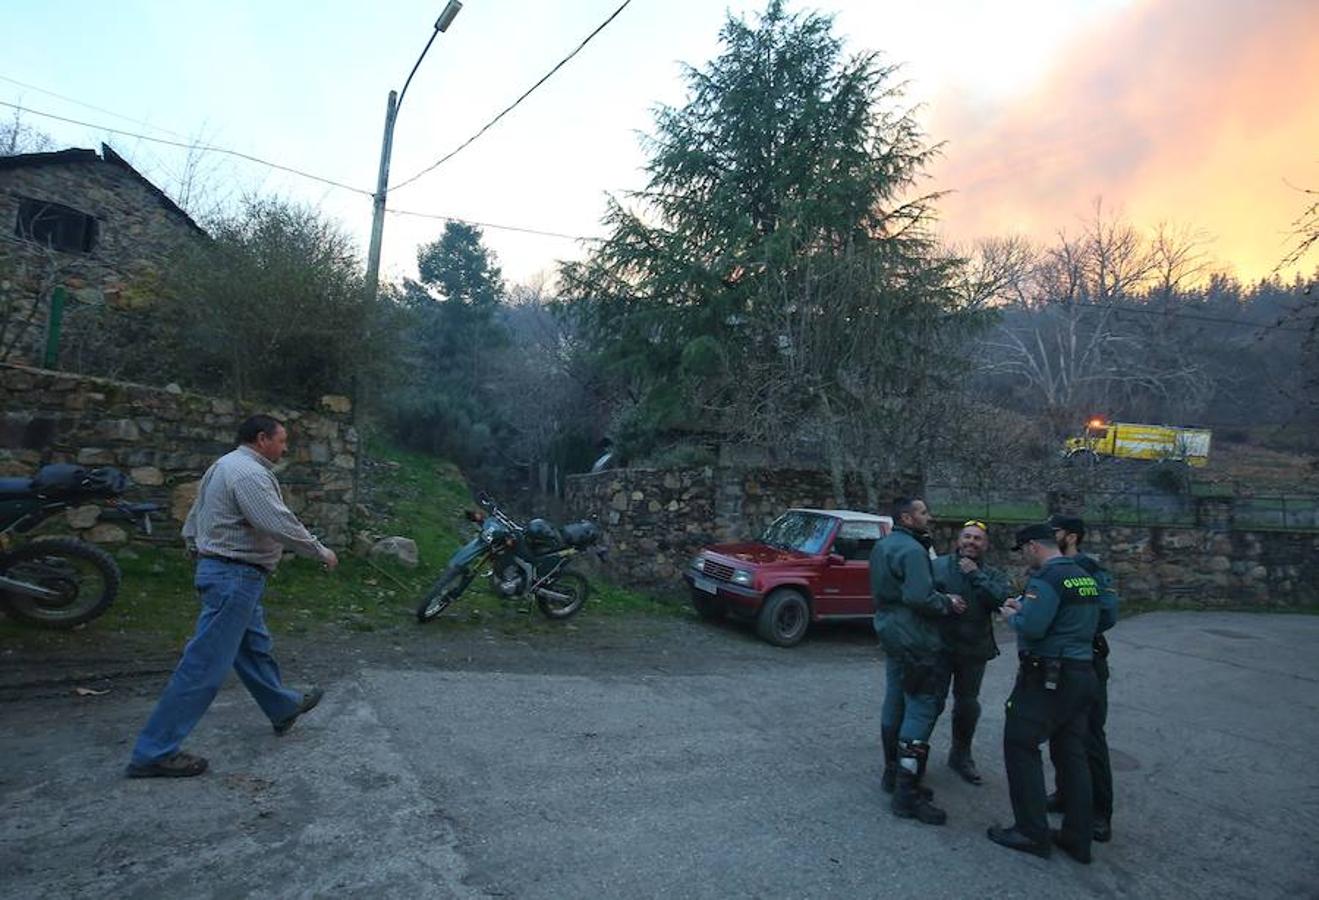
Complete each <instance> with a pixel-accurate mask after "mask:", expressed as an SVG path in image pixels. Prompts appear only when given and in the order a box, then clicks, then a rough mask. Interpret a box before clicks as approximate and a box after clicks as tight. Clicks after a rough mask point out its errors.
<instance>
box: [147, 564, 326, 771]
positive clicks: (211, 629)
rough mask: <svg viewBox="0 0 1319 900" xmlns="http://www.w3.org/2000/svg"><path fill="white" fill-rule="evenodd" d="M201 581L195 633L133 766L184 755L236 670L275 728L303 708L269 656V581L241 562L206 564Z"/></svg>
mask: <svg viewBox="0 0 1319 900" xmlns="http://www.w3.org/2000/svg"><path fill="white" fill-rule="evenodd" d="M195 583H196V586H197V595H198V597H199V599H200V600H201V604H202V609H201V615H199V616H198V617H197V630H196V631H195V632H194V633H193V636H192V640H190V641H188V646H187V647H185V648H184V650H183V658H182V659H180V660H179V664H178V666H177V667H175V669H174V674H173V675H171V676H170V679H169V683H168V684H167V685H165V693H164V694H162V695H161V697H160V700H159V701H158V702H157V703H156V708H155V711H154V712H152V713H151V718H150V719H148V720H147V724H146V727H144V728H143V729H142V733H141V734H140V735H138V738H137V743H136V744H135V745H134V746H133V759H132V764H133V765H135V766H144V765H150V764H151V763H156V762H160V761H161V760H164V759H167V758H169V757H170V756H173V755H174V754H175V753H177V752H178V751H179V747H180V745H181V744H182V743H183V739H184V738H186V737H187V736H188V734H189V732H191V731H192V729H193V728H195V727H196V726H197V723H198V722H200V721H201V717H202V716H203V715H204V714H205V713H206V710H207V709H208V708H209V707H210V705H211V701H212V700H214V699H215V695H216V694H217V693H218V692H219V690H220V685H222V684H224V680H225V678H226V677H227V676H228V674H229V670H230V669H233V670H235V671H236V672H237V673H238V677H239V678H241V679H242V681H243V684H244V685H245V686H246V687H247V690H248V692H249V693H250V694H251V695H252V697H253V698H254V699H255V700H256V702H257V705H259V706H260V707H261V711H262V712H264V713H265V714H266V716H267V717H268V718H269V719H270V721H271V722H272V723H273V722H279V721H282V720H284V719H287V718H288V717H289V716H292V715H293V714H294V713H296V712H297V711H298V706H299V704H301V703H302V694H300V693H298V692H296V691H291V690H289V689H288V688H286V687H284V685H283V684H282V683H281V682H280V679H279V665H278V664H277V663H276V662H275V658H274V657H273V656H271V655H270V650H271V647H272V646H273V645H274V642H273V641H272V640H271V638H270V632H269V631H267V630H266V621H265V613H264V611H263V610H262V608H261V594H262V592H264V591H265V588H266V576H265V575H264V574H263V573H262V572H261V571H260V570H259V569H256V568H254V567H252V566H247V565H243V564H241V563H231V562H226V561H224V560H218V559H201V560H198V561H197V573H196V578H195Z"/></svg>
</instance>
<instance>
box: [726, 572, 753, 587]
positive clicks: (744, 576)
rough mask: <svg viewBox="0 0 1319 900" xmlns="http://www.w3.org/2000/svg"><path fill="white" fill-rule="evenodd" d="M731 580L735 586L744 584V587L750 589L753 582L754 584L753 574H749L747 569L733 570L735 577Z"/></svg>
mask: <svg viewBox="0 0 1319 900" xmlns="http://www.w3.org/2000/svg"><path fill="white" fill-rule="evenodd" d="M731 580H732V582H733V584H744V585H746V586H747V587H750V586H751V582H752V581H753V580H754V579H753V578H752V574H751V572H749V571H748V570H746V569H734V570H733V577H732V579H731Z"/></svg>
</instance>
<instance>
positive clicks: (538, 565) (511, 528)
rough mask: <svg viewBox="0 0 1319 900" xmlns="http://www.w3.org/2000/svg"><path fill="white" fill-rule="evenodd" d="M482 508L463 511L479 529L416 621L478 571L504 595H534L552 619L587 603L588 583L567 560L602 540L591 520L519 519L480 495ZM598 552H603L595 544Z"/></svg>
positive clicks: (444, 605)
mask: <svg viewBox="0 0 1319 900" xmlns="http://www.w3.org/2000/svg"><path fill="white" fill-rule="evenodd" d="M478 502H479V503H480V504H481V507H482V509H481V510H473V511H470V512H468V513H467V518H468V519H469V520H470V521H471V522H473V523H474V524H475V525H476V526H477V528H478V529H479V532H478V534H477V536H476V537H475V538H473V539H472V540H471V541H469V542H468V543H467V544H465V545H463V546H462V547H460V548H459V549H458V552H457V553H455V554H454V555H453V557H452V558H451V559H450V560H449V564H448V566H446V567H445V569H444V573H443V574H442V575H440V577H439V578H438V579H436V581H435V584H434V585H432V586H431V589H430V590H429V591H428V592H427V593H426V596H425V597H423V598H422V601H421V605H420V606H418V607H417V621H418V622H429V621H430V620H431V619H433V618H435V617H436V616H438V615H439V614H440V613H442V612H444V611H445V610H446V609H448V607H449V605H450V604H451V603H453V601H455V600H457V599H458V598H459V597H461V596H462V593H463V591H465V590H467V586H468V585H470V584H471V583H472V579H474V578H476V577H477V575H478V574H479V575H483V576H485V577H488V578H489V579H490V584H491V586H492V587H493V588H494V591H495V593H496V594H497V595H498V596H500V597H502V598H504V599H506V600H522V599H527V598H529V597H535V598H536V605H537V606H539V607H540V611H541V612H542V613H544V614H545V615H546V617H548V618H551V619H566V618H568V617H569V616H571V615H573V614H575V613H576V612H577V611H578V610H579V609H581V608H582V605H583V604H584V603H586V598H587V595H588V594H589V593H590V591H591V585H590V583H589V582H588V581H587V580H586V577H585V576H584V575H582V574H581V573H579V572H573V571H570V570H569V569H568V564H569V563H570V562H571V561H572V560H573V559H574V558H575V557H578V556H580V555H581V554H582V553H584V552H586V551H587V550H588V549H589V548H591V547H592V546H593V545H595V544H596V543H597V542H598V541H599V540H600V529H599V528H598V527H596V525H595V523H594V522H589V521H582V522H574V523H573V524H571V525H565V526H564V527H563V528H561V529H560V528H556V527H555V526H554V525H553V524H551V523H550V522H547V521H546V520H544V519H532V520H531V521H530V522H528V523H527V524H526V525H525V526H523V525H520V524H518V523H517V522H516V521H514V520H513V519H512V518H511V517H510V516H509V515H508V514H507V513H505V512H504V511H503V510H501V509H500V508H499V505H498V504H497V503H495V500H494V498H493V497H491V496H490V495H489V494H485V493H483V494H481V496H480V498H479V500H478ZM596 553H598V554H599V555H600V556H601V557H603V555H604V551H603V550H601V549H599V548H597V550H596Z"/></svg>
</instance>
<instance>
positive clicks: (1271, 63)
mask: <svg viewBox="0 0 1319 900" xmlns="http://www.w3.org/2000/svg"><path fill="white" fill-rule="evenodd" d="M1316 38H1319V3H1315V2H1313V0H1259V2H1241V0H1144V2H1137V3H1134V4H1132V5H1131V6H1129V7H1126V8H1124V9H1123V10H1121V11H1119V12H1117V13H1115V14H1114V15H1113V16H1112V17H1111V18H1109V19H1108V20H1106V21H1105V22H1103V23H1101V24H1099V25H1098V26H1097V27H1095V28H1093V29H1091V30H1090V31H1089V33H1087V34H1085V35H1084V36H1082V37H1081V38H1080V39H1077V40H1074V41H1073V42H1071V43H1070V44H1068V45H1066V46H1064V47H1063V48H1062V50H1061V51H1060V53H1059V55H1058V57H1057V61H1056V64H1055V65H1054V67H1053V68H1052V70H1051V71H1050V72H1049V74H1048V75H1047V76H1046V77H1045V78H1044V79H1043V80H1042V81H1041V82H1040V83H1039V84H1038V85H1036V87H1035V88H1034V89H1033V90H1032V91H1030V92H1029V93H1027V94H1025V95H1022V96H1019V97H1017V98H1015V99H1013V100H1010V101H1008V102H1005V103H1003V104H1001V105H999V106H996V107H986V106H984V105H977V104H975V103H971V102H965V101H961V100H959V98H957V97H953V96H948V95H944V96H941V97H939V98H937V99H936V100H935V101H934V102H933V103H932V106H931V119H930V131H931V134H932V136H933V137H934V138H936V139H944V140H946V141H947V145H946V147H945V152H944V158H943V159H942V160H941V161H940V162H939V163H938V164H936V165H935V167H934V169H933V171H932V174H933V175H934V179H935V180H934V186H935V187H937V188H939V189H941V190H950V191H953V193H952V194H951V195H950V196H948V197H946V198H945V200H944V201H943V203H942V207H941V208H942V212H943V219H944V229H945V232H946V233H947V234H948V235H949V236H951V237H953V238H956V239H970V238H975V237H981V236H987V235H997V234H1006V233H1022V234H1027V235H1030V236H1032V237H1037V238H1042V239H1047V238H1049V237H1050V236H1051V235H1052V234H1054V233H1056V232H1057V231H1058V230H1059V229H1066V230H1068V231H1071V232H1074V231H1076V230H1077V229H1078V224H1079V219H1080V218H1081V217H1083V216H1085V215H1087V213H1088V212H1089V210H1090V209H1091V207H1092V204H1093V202H1094V200H1095V198H1097V197H1103V199H1104V203H1105V206H1106V207H1109V208H1114V207H1116V208H1120V209H1122V210H1124V212H1125V214H1126V216H1127V218H1129V219H1130V220H1131V221H1132V222H1133V223H1135V224H1137V225H1142V226H1147V227H1150V226H1153V225H1155V224H1157V223H1158V222H1161V221H1170V222H1176V223H1182V224H1187V225H1190V226H1193V227H1197V228H1201V229H1203V230H1205V231H1206V232H1207V233H1208V234H1210V235H1211V236H1212V237H1213V238H1214V241H1213V243H1212V245H1211V246H1210V251H1211V253H1212V254H1213V256H1214V257H1215V259H1216V261H1218V262H1219V263H1221V264H1223V265H1225V266H1227V267H1230V268H1232V269H1234V270H1236V271H1237V272H1238V273H1239V274H1240V275H1242V276H1243V277H1246V278H1254V277H1259V276H1263V275H1266V274H1268V273H1269V272H1270V271H1271V270H1272V269H1273V268H1274V266H1276V265H1277V263H1278V262H1279V260H1281V259H1282V258H1283V257H1284V256H1285V255H1286V251H1287V243H1288V236H1287V235H1288V231H1289V227H1290V224H1291V223H1292V221H1293V220H1294V219H1296V217H1297V216H1298V215H1299V214H1300V212H1301V211H1302V209H1303V208H1304V205H1305V203H1304V201H1305V198H1304V196H1303V195H1302V194H1301V193H1300V192H1299V191H1298V190H1297V189H1296V188H1295V187H1293V186H1292V185H1299V186H1308V187H1319V53H1316V52H1315V40H1316ZM1288 182H1290V185H1289V183H1288Z"/></svg>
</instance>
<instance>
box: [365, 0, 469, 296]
mask: <svg viewBox="0 0 1319 900" xmlns="http://www.w3.org/2000/svg"><path fill="white" fill-rule="evenodd" d="M462 8H463V5H462V3H461V2H459V0H449V3H448V5H447V6H445V7H444V12H442V13H440V17H439V18H438V19H436V20H435V30H434V31H432V32H431V36H430V40H428V41H427V42H426V46H425V47H424V48H423V49H422V51H421V55H420V56H418V57H417V61H416V62H415V63H413V65H412V71H411V72H409V73H408V80H407V81H405V82H403V90H402V91H400V92H398V93H397V94H396V93H395V92H394V91H390V92H389V102H388V104H387V105H386V107H385V137H384V140H383V141H382V142H381V144H380V173H379V175H377V176H376V192H375V195H374V196H373V197H372V217H371V245H370V247H369V248H368V250H367V255H366V297H367V300H370V301H374V300H375V299H376V292H377V289H378V287H379V284H380V242H381V239H382V238H383V237H384V233H385V194H386V193H387V192H388V191H389V157H390V155H391V154H392V153H393V150H394V122H395V121H396V120H397V119H398V110H399V107H400V106H402V105H403V96H404V95H405V94H407V92H408V85H409V84H411V83H412V76H413V75H416V74H417V67H418V66H420V65H421V61H422V60H423V59H425V58H426V51H427V50H429V49H430V48H431V44H433V43H435V38H436V37H437V36H438V35H439V33H440V32H442V31H448V30H449V26H450V25H451V24H452V23H453V20H454V19H455V18H456V17H457V15H458V11H459V10H460V9H462Z"/></svg>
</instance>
